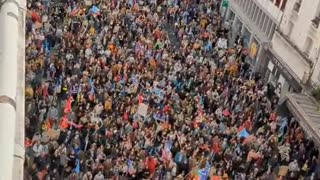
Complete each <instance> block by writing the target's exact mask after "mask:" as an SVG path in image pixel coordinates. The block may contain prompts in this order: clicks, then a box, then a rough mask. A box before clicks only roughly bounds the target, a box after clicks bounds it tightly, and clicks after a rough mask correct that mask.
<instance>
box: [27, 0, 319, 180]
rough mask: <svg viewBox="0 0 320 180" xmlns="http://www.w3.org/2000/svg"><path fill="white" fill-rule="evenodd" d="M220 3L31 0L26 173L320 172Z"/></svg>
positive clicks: (314, 175)
mask: <svg viewBox="0 0 320 180" xmlns="http://www.w3.org/2000/svg"><path fill="white" fill-rule="evenodd" d="M220 3H221V2H220V1H219V0H197V1H194V0H184V1H179V0H167V1H165V0H162V1H161V0H147V1H142V0H129V1H127V0H119V1H99V0H98V1H92V2H90V1H72V2H71V1H68V2H63V3H50V2H49V1H44V2H40V1H30V2H28V8H29V11H28V16H27V19H26V22H27V23H26V24H27V25H26V37H27V38H26V64H27V65H26V82H27V85H26V86H27V88H26V107H27V108H26V114H27V118H26V120H27V122H26V137H27V138H26V152H27V153H26V163H25V176H26V178H25V179H40V180H42V179H88V180H90V179H94V180H100V179H197V178H198V179H201V180H202V179H209V178H210V179H276V178H287V179H298V178H300V179H319V178H320V173H319V172H320V171H319V170H320V165H319V158H318V155H319V152H318V150H317V148H316V147H315V145H314V143H313V142H312V141H311V140H308V139H307V138H306V136H305V134H304V131H303V130H302V129H301V127H300V126H299V125H298V123H297V121H295V120H294V118H289V117H279V116H277V115H276V108H277V100H276V99H275V100H274V101H273V100H272V101H270V100H269V99H268V98H267V97H268V96H267V95H268V94H269V92H268V89H267V86H268V85H267V84H266V83H264V82H263V79H261V78H260V76H259V75H258V74H255V73H253V72H252V70H251V68H250V62H248V61H247V59H246V50H245V48H243V47H242V45H241V41H238V43H236V46H235V47H231V46H230V45H229V46H230V47H229V46H228V42H227V39H228V38H227V37H228V31H227V30H226V29H224V26H223V24H222V23H221V20H222V18H221V17H220V15H219V13H218V12H219V7H220ZM283 172H285V173H283ZM278 175H279V176H278ZM277 176H278V177H277ZM281 176H283V177H281Z"/></svg>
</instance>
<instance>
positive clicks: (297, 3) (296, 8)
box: [293, 0, 302, 12]
mask: <svg viewBox="0 0 320 180" xmlns="http://www.w3.org/2000/svg"><path fill="white" fill-rule="evenodd" d="M301 2H302V0H297V2H296V3H295V4H294V6H293V10H294V11H296V12H299V10H300V7H301Z"/></svg>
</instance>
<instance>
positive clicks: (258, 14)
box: [255, 9, 263, 26]
mask: <svg viewBox="0 0 320 180" xmlns="http://www.w3.org/2000/svg"><path fill="white" fill-rule="evenodd" d="M262 15H263V12H262V11H261V9H259V12H258V13H257V16H256V17H255V22H256V24H257V26H259V22H260V19H261V17H262Z"/></svg>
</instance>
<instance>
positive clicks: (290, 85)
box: [264, 49, 302, 99]
mask: <svg viewBox="0 0 320 180" xmlns="http://www.w3.org/2000/svg"><path fill="white" fill-rule="evenodd" d="M266 60H267V62H266V63H267V68H266V70H265V72H264V78H265V81H266V82H268V83H269V84H270V85H271V86H273V88H274V89H275V94H276V95H277V96H278V97H279V98H280V99H284V98H285V96H286V94H287V93H288V92H295V93H300V92H301V91H302V86H301V84H300V83H299V82H300V80H299V78H298V77H297V75H295V73H294V72H293V71H292V70H291V69H290V68H289V67H288V65H287V64H286V63H285V62H283V61H282V60H281V59H280V58H279V57H276V54H275V52H273V50H272V49H268V53H267V58H266Z"/></svg>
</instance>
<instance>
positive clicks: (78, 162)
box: [74, 159, 80, 174]
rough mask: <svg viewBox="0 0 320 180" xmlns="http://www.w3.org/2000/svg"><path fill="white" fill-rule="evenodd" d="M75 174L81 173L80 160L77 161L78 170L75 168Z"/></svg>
mask: <svg viewBox="0 0 320 180" xmlns="http://www.w3.org/2000/svg"><path fill="white" fill-rule="evenodd" d="M74 171H75V173H76V174H79V173H80V161H79V159H76V168H75V170H74Z"/></svg>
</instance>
